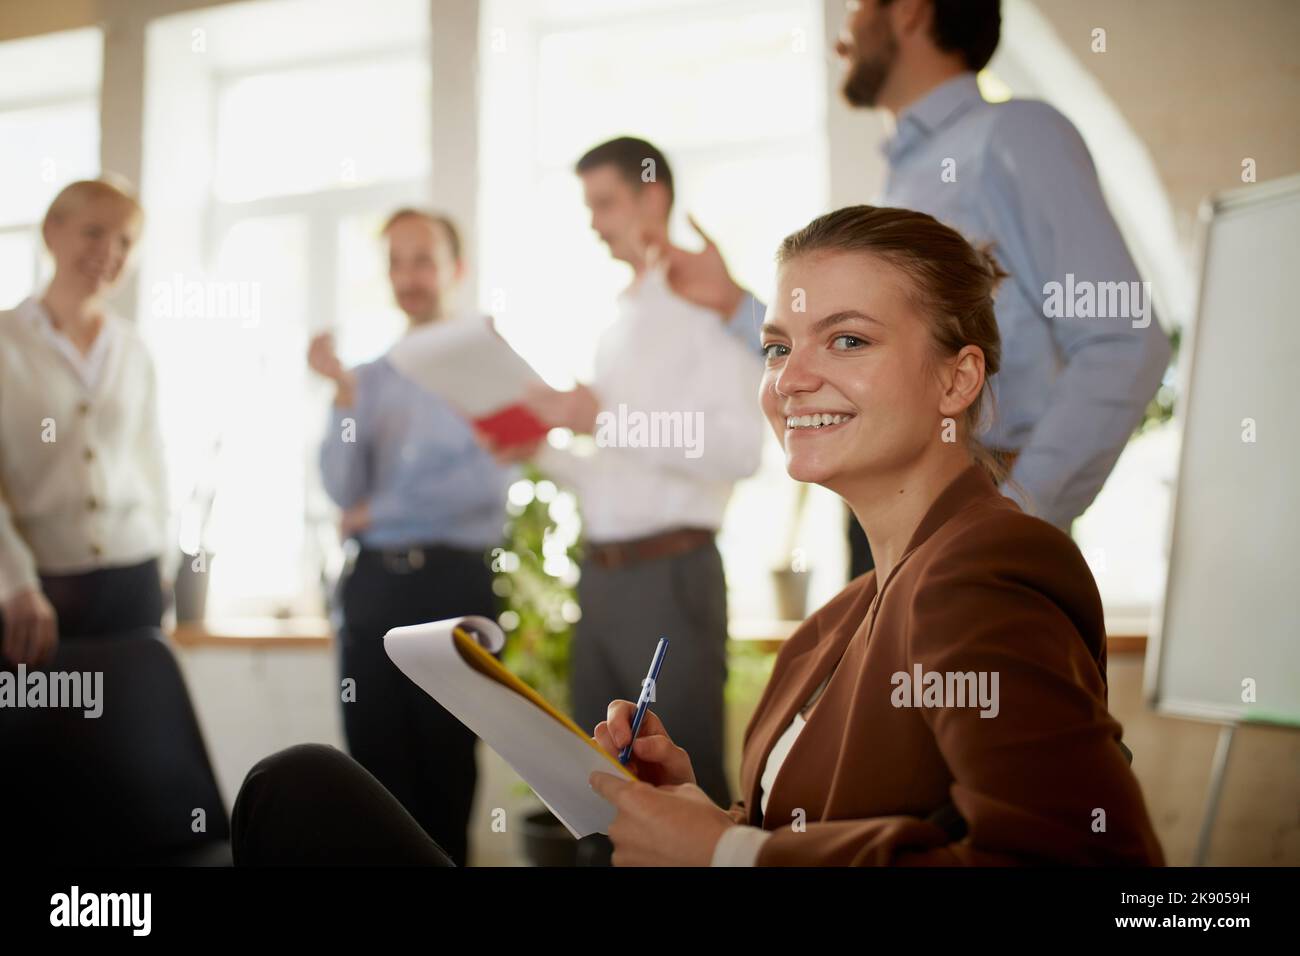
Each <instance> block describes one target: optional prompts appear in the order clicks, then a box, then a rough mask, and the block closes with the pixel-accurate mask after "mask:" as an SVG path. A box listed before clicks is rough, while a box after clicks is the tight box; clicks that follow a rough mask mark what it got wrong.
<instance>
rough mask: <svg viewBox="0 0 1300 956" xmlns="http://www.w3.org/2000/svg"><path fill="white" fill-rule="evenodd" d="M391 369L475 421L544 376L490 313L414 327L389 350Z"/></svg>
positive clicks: (518, 396)
mask: <svg viewBox="0 0 1300 956" xmlns="http://www.w3.org/2000/svg"><path fill="white" fill-rule="evenodd" d="M388 360H389V361H390V362H391V363H392V364H393V367H394V368H395V369H397V370H398V371H399V372H401V373H402V374H403V375H405V376H406V377H407V378H409V379H411V381H413V382H415V383H416V384H417V385H419V386H421V387H422V388H427V389H428V390H429V391H431V392H433V393H434V394H435V395H438V396H440V397H441V398H443V399H445V400H446V401H447V402H449V403H451V404H452V405H453V406H455V407H456V408H459V409H460V410H461V413H462V414H464V415H465V416H466V417H468V418H471V419H477V418H481V417H484V416H487V415H491V414H494V413H495V412H498V411H500V410H501V409H503V408H508V407H509V406H511V405H514V404H516V403H517V402H519V401H520V400H521V399H522V398H523V397H524V392H525V390H526V389H527V388H528V386H529V385H532V384H536V383H541V382H542V377H541V376H540V375H538V374H537V373H536V372H535V371H533V367H532V366H531V365H529V364H528V363H527V362H525V361H524V360H523V357H522V356H520V355H519V353H518V352H516V351H515V350H514V349H512V348H511V347H510V344H509V343H508V342H506V340H505V339H503V338H501V336H499V335H498V334H497V333H496V332H495V331H494V330H493V328H492V320H491V319H490V318H489V317H488V316H486V315H470V316H461V317H458V318H454V319H448V320H446V321H443V322H434V323H432V324H430V325H426V326H422V327H421V328H418V329H414V330H412V331H411V332H408V333H407V334H406V335H404V336H402V338H401V339H399V340H398V342H397V344H396V345H394V346H393V347H392V348H391V349H389V351H388Z"/></svg>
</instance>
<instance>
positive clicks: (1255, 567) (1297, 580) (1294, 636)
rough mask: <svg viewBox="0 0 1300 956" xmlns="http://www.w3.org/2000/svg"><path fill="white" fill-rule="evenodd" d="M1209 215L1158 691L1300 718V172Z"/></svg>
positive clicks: (1165, 701)
mask: <svg viewBox="0 0 1300 956" xmlns="http://www.w3.org/2000/svg"><path fill="white" fill-rule="evenodd" d="M1202 220H1203V250H1204V259H1203V265H1202V273H1201V286H1200V300H1199V305H1198V308H1197V318H1196V325H1195V328H1194V329H1193V330H1192V336H1191V340H1190V342H1189V343H1187V344H1189V345H1190V346H1191V348H1190V350H1188V351H1187V352H1185V353H1184V355H1185V359H1186V360H1185V361H1184V363H1183V365H1184V368H1183V375H1182V392H1181V395H1182V401H1181V409H1180V411H1179V412H1178V414H1177V416H1176V417H1177V420H1178V424H1179V425H1180V426H1181V434H1182V449H1181V461H1180V464H1179V468H1178V479H1177V484H1176V487H1175V492H1174V501H1173V512H1172V521H1171V531H1170V537H1169V572H1168V580H1167V583H1166V589H1165V595H1164V600H1163V602H1162V605H1161V606H1160V607H1159V608H1158V609H1157V612H1156V621H1155V624H1154V627H1153V632H1154V633H1153V635H1152V637H1153V643H1152V646H1151V648H1150V649H1149V650H1148V654H1147V660H1146V673H1145V687H1146V696H1147V699H1148V702H1149V703H1151V704H1152V705H1153V706H1155V707H1156V708H1157V709H1158V710H1160V711H1162V712H1165V713H1169V714H1175V715H1180V716H1186V717H1198V718H1204V719H1209V720H1218V721H1228V722H1235V721H1251V722H1256V721H1258V722H1264V723H1273V724H1288V725H1296V726H1300V387H1298V386H1300V176H1293V177H1289V178H1287V179H1282V180H1276V181H1274V182H1271V183H1259V184H1256V185H1253V186H1249V187H1247V188H1245V189H1240V190H1235V191H1233V192H1231V193H1227V194H1224V195H1222V196H1220V197H1218V198H1216V199H1215V200H1213V201H1212V202H1209V203H1207V204H1206V206H1205V208H1204V209H1203V210H1202ZM1252 424H1253V429H1254V432H1253V436H1252V434H1251V431H1250V430H1251V427H1252ZM1251 437H1253V439H1254V440H1253V441H1249V440H1247V439H1248V438H1251ZM1248 679H1249V680H1253V681H1254V693H1255V700H1254V701H1253V702H1245V701H1243V699H1242V698H1243V689H1244V687H1245V685H1244V684H1243V682H1244V681H1247V680H1248Z"/></svg>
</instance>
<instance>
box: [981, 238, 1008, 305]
mask: <svg viewBox="0 0 1300 956" xmlns="http://www.w3.org/2000/svg"><path fill="white" fill-rule="evenodd" d="M975 255H976V256H978V257H979V261H980V264H981V265H983V266H984V271H985V272H987V273H988V274H989V279H991V280H992V283H993V285H992V288H990V289H989V292H990V293H992V292H993V291H994V290H995V289H997V287H998V285H999V284H1000V283H1001V282H1002V280H1003V279H1005V278H1007V276H1008V275H1009V274H1010V273H1008V272H1007V271H1006V270H1005V269H1003V268H1002V264H1001V263H1000V262H998V257H997V256H995V255H994V254H993V243H991V242H982V243H980V244H979V245H977V246H975Z"/></svg>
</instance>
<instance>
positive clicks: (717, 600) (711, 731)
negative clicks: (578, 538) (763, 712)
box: [574, 546, 731, 807]
mask: <svg viewBox="0 0 1300 956" xmlns="http://www.w3.org/2000/svg"><path fill="white" fill-rule="evenodd" d="M579 600H580V603H581V606H582V622H581V627H582V631H581V634H582V638H581V641H582V642H586V644H587V645H588V646H586V647H584V648H583V650H582V657H581V658H580V659H579V658H575V667H574V674H575V684H574V699H575V717H576V719H578V720H584V719H585V720H594V721H595V722H599V721H600V720H603V719H604V715H605V708H606V706H607V705H608V703H609V701H611V700H615V699H617V698H623V699H626V700H635V699H636V697H637V695H638V694H639V693H640V691H641V681H642V680H643V679H644V678H645V674H646V669H647V668H648V667H649V664H650V657H651V655H652V654H653V653H654V648H655V644H656V643H657V642H658V640H659V638H660V637H666V638H668V656H667V657H666V658H665V660H664V666H663V672H662V673H661V675H660V686H659V687H658V688H657V699H656V701H655V703H654V704H653V705H652V707H651V709H652V710H654V712H655V713H656V714H657V715H658V716H659V718H660V719H661V720H662V721H663V722H664V726H665V727H666V728H667V729H668V733H669V734H670V735H671V736H672V738H673V741H674V742H675V743H676V744H677V745H678V746H680V747H683V748H684V749H685V750H686V751H687V752H688V753H689V754H690V756H691V765H692V766H693V767H694V768H695V776H696V780H697V782H698V783H699V785H700V787H701V789H703V790H704V792H705V793H707V794H708V795H709V796H710V797H712V798H713V799H714V801H716V802H717V803H718V805H719V806H722V807H728V806H730V805H731V796H730V789H729V787H728V786H727V778H726V771H725V769H724V766H725V765H724V761H723V741H724V738H725V734H724V730H725V728H724V725H723V721H724V707H723V688H724V685H725V684H726V679H727V660H726V645H727V604H726V582H725V579H724V578H723V572H722V559H721V557H720V556H719V554H718V551H717V548H716V547H714V546H709V547H706V548H699V549H696V550H695V551H691V552H689V553H687V554H683V555H678V556H675V557H671V558H662V559H658V560H653V561H646V562H642V563H639V564H633V565H629V566H626V567H623V568H617V569H605V568H600V567H597V566H596V565H594V564H592V563H591V562H587V563H586V564H584V566H583V570H582V579H581V582H580V584H579ZM574 651H575V655H577V654H578V647H577V645H575V648H574ZM579 660H581V661H584V662H586V663H585V665H584V667H583V668H582V669H580V668H579V666H578V663H579ZM579 676H581V680H579V679H578V678H579ZM603 680H608V681H609V682H610V683H609V684H608V685H606V686H596V685H597V682H599V681H603ZM601 701H603V702H601ZM579 702H581V703H579ZM593 726H594V723H593ZM584 729H586V728H585V726H584Z"/></svg>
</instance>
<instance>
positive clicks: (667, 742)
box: [595, 700, 695, 787]
mask: <svg viewBox="0 0 1300 956" xmlns="http://www.w3.org/2000/svg"><path fill="white" fill-rule="evenodd" d="M635 713H636V704H635V703H634V702H633V701H630V700H616V701H614V702H613V703H611V704H610V705H609V710H608V711H607V712H606V715H605V719H604V720H602V721H601V722H600V723H598V724H597V725H596V734H595V739H596V744H597V745H598V746H599V747H600V748H601V749H602V750H604V751H605V752H606V753H608V754H609V755H610V756H612V757H613V758H614V759H615V760H617V759H618V755H619V752H620V751H621V750H622V749H623V748H624V747H626V746H627V742H628V741H629V740H631V739H632V716H633V715H634V714H635ZM627 768H628V769H629V770H631V771H632V772H633V773H634V774H636V776H637V779H639V780H644V781H645V782H646V783H649V784H652V785H654V786H656V787H664V786H669V785H672V784H678V783H695V769H694V768H693V767H692V766H691V756H690V754H688V753H687V752H686V751H685V750H683V749H682V748H681V747H678V746H677V745H676V744H675V743H673V741H672V738H671V737H669V736H668V731H667V730H665V729H664V725H663V723H662V721H660V720H659V718H658V717H657V716H656V715H655V712H654V711H652V710H647V711H646V712H645V717H644V718H642V720H641V732H640V733H639V734H637V738H636V741H635V742H634V743H633V744H632V759H631V760H629V761H628V762H627Z"/></svg>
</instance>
